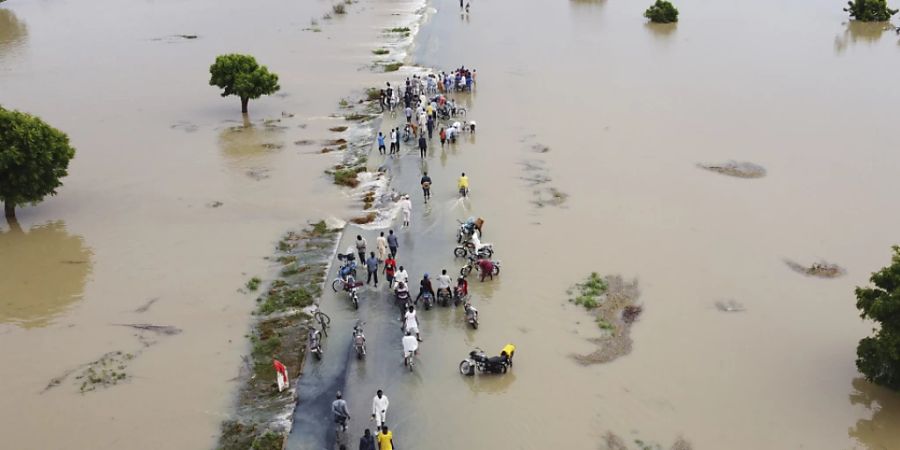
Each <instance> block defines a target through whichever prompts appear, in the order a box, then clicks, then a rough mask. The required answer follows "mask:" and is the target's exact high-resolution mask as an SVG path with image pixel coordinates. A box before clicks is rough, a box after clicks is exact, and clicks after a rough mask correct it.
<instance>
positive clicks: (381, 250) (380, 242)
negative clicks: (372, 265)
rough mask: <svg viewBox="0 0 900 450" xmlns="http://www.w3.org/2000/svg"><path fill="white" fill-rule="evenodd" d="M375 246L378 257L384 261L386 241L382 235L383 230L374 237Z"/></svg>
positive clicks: (386, 256)
mask: <svg viewBox="0 0 900 450" xmlns="http://www.w3.org/2000/svg"><path fill="white" fill-rule="evenodd" d="M375 248H376V249H377V250H378V259H380V260H382V261H385V260H387V258H388V242H387V239H386V238H385V237H384V231H382V232H381V234H380V235H379V236H378V238H377V239H375Z"/></svg>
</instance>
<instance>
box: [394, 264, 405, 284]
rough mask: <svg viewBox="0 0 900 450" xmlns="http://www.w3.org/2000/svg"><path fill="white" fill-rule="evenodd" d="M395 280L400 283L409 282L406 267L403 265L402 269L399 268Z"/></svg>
mask: <svg viewBox="0 0 900 450" xmlns="http://www.w3.org/2000/svg"><path fill="white" fill-rule="evenodd" d="M394 282H396V283H398V284H399V283H403V284H409V273H408V272H407V271H406V269H404V268H403V266H400V269H399V270H397V273H396V274H395V275H394Z"/></svg>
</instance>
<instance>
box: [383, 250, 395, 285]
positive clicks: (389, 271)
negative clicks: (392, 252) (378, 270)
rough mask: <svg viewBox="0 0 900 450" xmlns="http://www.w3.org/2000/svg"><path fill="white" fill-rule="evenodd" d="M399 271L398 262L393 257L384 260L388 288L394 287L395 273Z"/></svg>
mask: <svg viewBox="0 0 900 450" xmlns="http://www.w3.org/2000/svg"><path fill="white" fill-rule="evenodd" d="M396 270H397V261H395V260H394V257H393V256H388V258H387V259H386V260H384V278H386V279H387V281H388V286H391V287H392V286H394V272H395V271H396Z"/></svg>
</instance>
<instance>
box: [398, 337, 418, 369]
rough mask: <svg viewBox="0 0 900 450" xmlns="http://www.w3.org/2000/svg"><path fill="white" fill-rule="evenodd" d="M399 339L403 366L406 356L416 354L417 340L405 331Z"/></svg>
mask: <svg viewBox="0 0 900 450" xmlns="http://www.w3.org/2000/svg"><path fill="white" fill-rule="evenodd" d="M401 341H402V343H403V365H404V366H405V365H406V357H407V356H411V355H414V354H416V351H418V350H419V341H418V339H416V337H415V336H413V335H412V333H410V332H407V333H406V336H403V339H402V340H401Z"/></svg>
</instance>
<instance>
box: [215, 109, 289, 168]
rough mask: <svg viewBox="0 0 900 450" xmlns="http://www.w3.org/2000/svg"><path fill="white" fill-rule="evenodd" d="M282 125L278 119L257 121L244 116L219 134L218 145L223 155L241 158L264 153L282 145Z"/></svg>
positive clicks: (277, 148)
mask: <svg viewBox="0 0 900 450" xmlns="http://www.w3.org/2000/svg"><path fill="white" fill-rule="evenodd" d="M283 130H284V126H283V125H281V122H280V120H279V119H271V120H263V121H260V122H257V123H253V122H251V121H250V119H249V118H248V117H246V116H245V117H244V121H243V122H242V123H239V124H228V125H227V126H226V128H225V129H224V130H222V132H221V133H220V134H219V147H220V148H221V149H222V152H223V153H224V154H225V156H227V157H229V158H233V159H243V158H247V157H255V156H260V155H265V154H266V153H268V152H270V151H274V150H279V149H281V148H283V147H284V142H283V137H282V136H281V131H283Z"/></svg>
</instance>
